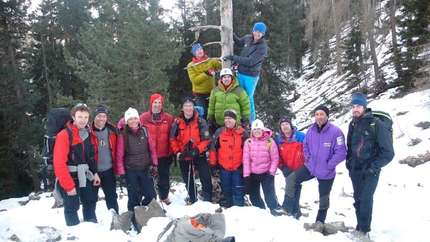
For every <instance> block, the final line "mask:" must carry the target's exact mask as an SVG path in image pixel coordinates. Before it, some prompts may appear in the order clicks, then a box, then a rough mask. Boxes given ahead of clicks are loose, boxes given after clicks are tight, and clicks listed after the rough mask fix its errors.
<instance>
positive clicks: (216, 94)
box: [208, 68, 251, 133]
mask: <svg viewBox="0 0 430 242" xmlns="http://www.w3.org/2000/svg"><path fill="white" fill-rule="evenodd" d="M229 108H231V109H234V110H236V111H237V123H238V124H241V125H242V127H244V128H245V129H246V130H249V118H250V113H251V105H250V102H249V98H248V94H246V91H245V90H244V89H243V88H242V87H240V86H239V81H238V80H237V79H236V77H234V76H233V73H232V72H231V70H230V69H229V68H224V69H222V70H221V73H220V80H219V81H218V86H216V87H215V88H214V89H213V90H212V92H211V95H210V98H209V107H208V124H209V130H210V131H211V132H212V133H213V132H215V130H217V128H219V127H221V126H223V125H224V112H225V110H227V109H229Z"/></svg>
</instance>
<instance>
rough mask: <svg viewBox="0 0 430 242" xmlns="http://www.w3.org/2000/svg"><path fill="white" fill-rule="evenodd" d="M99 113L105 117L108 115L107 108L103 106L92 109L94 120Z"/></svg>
mask: <svg viewBox="0 0 430 242" xmlns="http://www.w3.org/2000/svg"><path fill="white" fill-rule="evenodd" d="M99 113H105V114H106V115H108V114H109V112H108V110H107V108H106V107H105V106H97V107H96V108H95V109H94V112H93V118H95V117H96V116H97V114H99Z"/></svg>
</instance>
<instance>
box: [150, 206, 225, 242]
mask: <svg viewBox="0 0 430 242" xmlns="http://www.w3.org/2000/svg"><path fill="white" fill-rule="evenodd" d="M172 227H173V230H172V232H171V233H170V234H169V235H168V236H167V239H166V240H163V241H165V242H189V241H191V242H200V241H207V242H215V241H222V240H223V238H224V236H225V230H226V222H225V217H224V214H222V213H214V214H210V213H199V214H197V215H195V216H192V217H189V216H184V217H182V218H176V219H174V220H172V221H170V222H169V223H168V224H167V226H166V227H165V228H164V230H163V231H162V232H161V233H160V235H159V236H158V238H157V242H159V241H162V240H161V239H162V238H163V236H164V235H165V234H166V232H168V231H170V230H171V228H172Z"/></svg>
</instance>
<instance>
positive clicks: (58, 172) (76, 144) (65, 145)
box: [53, 103, 100, 226]
mask: <svg viewBox="0 0 430 242" xmlns="http://www.w3.org/2000/svg"><path fill="white" fill-rule="evenodd" d="M90 113H91V111H90V109H89V108H88V107H87V105H86V104H83V103H78V104H77V105H76V106H75V107H73V108H72V110H71V115H72V120H71V121H69V123H68V124H67V127H66V128H65V129H63V130H62V131H60V132H59V133H58V135H57V138H56V140H55V146H54V156H53V164H54V172H55V176H56V177H57V179H58V181H59V184H56V185H58V189H59V190H60V193H61V196H62V198H63V204H64V217H65V219H66V225H67V226H74V225H77V224H79V217H78V210H79V206H80V203H82V214H83V216H84V221H86V222H94V223H97V217H96V203H97V199H96V196H95V195H94V193H93V186H98V185H100V178H99V176H98V174H97V165H96V162H95V160H94V147H93V145H92V144H91V141H90V138H89V132H88V120H89V117H90Z"/></svg>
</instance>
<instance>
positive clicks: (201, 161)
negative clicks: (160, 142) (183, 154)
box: [179, 155, 212, 203]
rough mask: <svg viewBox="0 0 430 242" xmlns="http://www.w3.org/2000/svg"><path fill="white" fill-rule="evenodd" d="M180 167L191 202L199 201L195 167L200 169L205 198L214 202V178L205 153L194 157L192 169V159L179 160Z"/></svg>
mask: <svg viewBox="0 0 430 242" xmlns="http://www.w3.org/2000/svg"><path fill="white" fill-rule="evenodd" d="M179 167H180V168H181V174H182V179H183V180H184V183H185V187H186V189H187V191H188V196H189V197H190V202H192V203H195V202H196V201H197V196H196V195H197V194H196V183H195V181H194V175H193V173H194V169H196V170H197V171H199V175H200V182H201V183H202V191H203V200H204V201H208V202H212V180H211V175H210V172H209V165H208V162H207V160H206V156H205V155H199V156H196V157H194V159H193V161H192V164H191V170H189V168H190V161H179Z"/></svg>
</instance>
